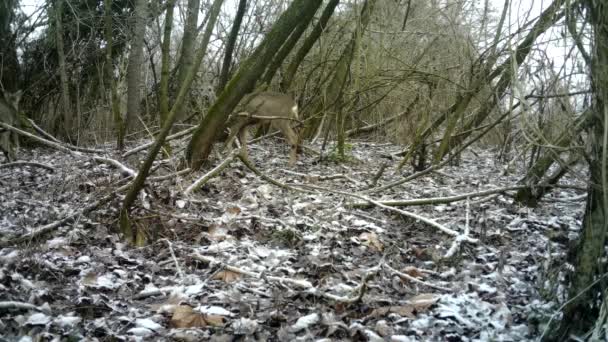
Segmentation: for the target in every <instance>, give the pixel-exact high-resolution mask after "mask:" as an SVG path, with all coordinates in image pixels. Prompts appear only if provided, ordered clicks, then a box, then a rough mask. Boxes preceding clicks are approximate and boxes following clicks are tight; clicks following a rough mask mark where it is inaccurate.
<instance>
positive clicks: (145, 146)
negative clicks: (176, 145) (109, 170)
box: [121, 126, 198, 158]
mask: <svg viewBox="0 0 608 342" xmlns="http://www.w3.org/2000/svg"><path fill="white" fill-rule="evenodd" d="M197 127H198V126H193V127H190V128H188V129H185V130H183V131H181V132H177V133H175V134H172V135H170V136H168V137H167V138H166V139H165V142H167V141H170V140H174V139H177V138H181V137H183V136H185V135H188V134H190V133H192V132H194V131H195V130H196V128H197ZM152 145H154V141H151V142H148V143H145V144H143V145H140V146H137V147H135V148H133V149H131V150H128V151H127V152H125V153H123V154H122V156H121V157H122V158H126V157H128V156H130V155H132V154H135V153H137V152H140V151H143V150H145V149H147V148H149V147H150V146H152Z"/></svg>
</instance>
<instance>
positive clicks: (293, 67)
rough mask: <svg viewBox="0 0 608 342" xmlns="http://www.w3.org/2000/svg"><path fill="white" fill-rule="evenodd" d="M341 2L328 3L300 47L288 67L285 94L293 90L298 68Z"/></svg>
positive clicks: (337, 0) (284, 79) (331, 1)
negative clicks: (292, 85)
mask: <svg viewBox="0 0 608 342" xmlns="http://www.w3.org/2000/svg"><path fill="white" fill-rule="evenodd" d="M339 2H340V0H330V1H329V3H327V6H325V9H324V10H323V14H321V18H319V21H318V22H317V24H316V25H315V27H314V28H313V29H312V32H311V33H310V35H309V36H308V37H306V39H305V40H304V43H302V46H301V47H300V49H299V50H298V52H296V55H295V56H294V58H293V60H292V61H291V63H289V66H287V69H286V71H285V75H284V76H283V81H282V84H281V89H282V90H283V91H284V92H286V91H287V90H288V89H289V88H291V83H292V82H293V79H294V77H295V75H296V71H297V70H298V67H299V66H300V64H302V61H303V60H304V57H306V55H308V52H309V51H310V49H312V47H313V46H314V44H315V42H316V41H317V40H319V37H320V36H321V33H323V31H324V30H325V28H326V27H327V22H328V21H329V18H331V15H332V14H333V13H334V10H335V8H336V6H337V5H338V3H339Z"/></svg>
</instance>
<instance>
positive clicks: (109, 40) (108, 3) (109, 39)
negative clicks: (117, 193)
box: [104, 0, 125, 151]
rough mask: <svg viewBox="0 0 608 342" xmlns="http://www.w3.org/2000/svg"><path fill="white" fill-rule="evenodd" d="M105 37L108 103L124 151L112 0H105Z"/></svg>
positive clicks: (118, 142) (119, 145) (118, 145)
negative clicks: (114, 55) (115, 59)
mask: <svg viewBox="0 0 608 342" xmlns="http://www.w3.org/2000/svg"><path fill="white" fill-rule="evenodd" d="M104 35H105V39H106V56H105V59H106V60H105V65H104V73H105V77H104V78H105V79H106V82H107V83H108V86H109V88H110V94H109V96H108V103H109V104H110V110H111V111H112V119H113V120H114V127H116V149H118V150H119V151H122V150H123V149H124V144H125V127H124V122H123V120H122V115H121V114H120V106H119V100H118V90H117V88H116V82H114V62H113V61H112V47H113V46H114V35H113V32H112V0H104Z"/></svg>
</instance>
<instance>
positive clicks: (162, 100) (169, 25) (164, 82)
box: [159, 0, 191, 126]
mask: <svg viewBox="0 0 608 342" xmlns="http://www.w3.org/2000/svg"><path fill="white" fill-rule="evenodd" d="M175 1H176V0H169V1H168V2H167V12H166V15H165V26H164V30H163V42H162V45H161V67H160V89H159V92H160V95H159V107H160V125H161V126H164V124H165V122H166V121H167V117H168V116H169V76H170V75H169V68H170V65H169V64H170V57H171V56H170V52H171V51H170V50H171V31H172V30H173V9H174V7H175ZM184 39H185V34H184ZM190 67H191V66H190ZM179 85H181V82H180V83H178V86H179Z"/></svg>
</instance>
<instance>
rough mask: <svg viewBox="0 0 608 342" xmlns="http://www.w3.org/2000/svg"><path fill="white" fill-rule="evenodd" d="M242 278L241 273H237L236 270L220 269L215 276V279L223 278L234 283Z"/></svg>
mask: <svg viewBox="0 0 608 342" xmlns="http://www.w3.org/2000/svg"><path fill="white" fill-rule="evenodd" d="M240 278H241V274H240V273H236V272H232V271H228V270H223V271H219V272H217V273H216V274H215V275H214V276H213V278H211V279H213V280H222V281H224V282H226V283H232V282H235V281H237V280H239V279H240Z"/></svg>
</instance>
